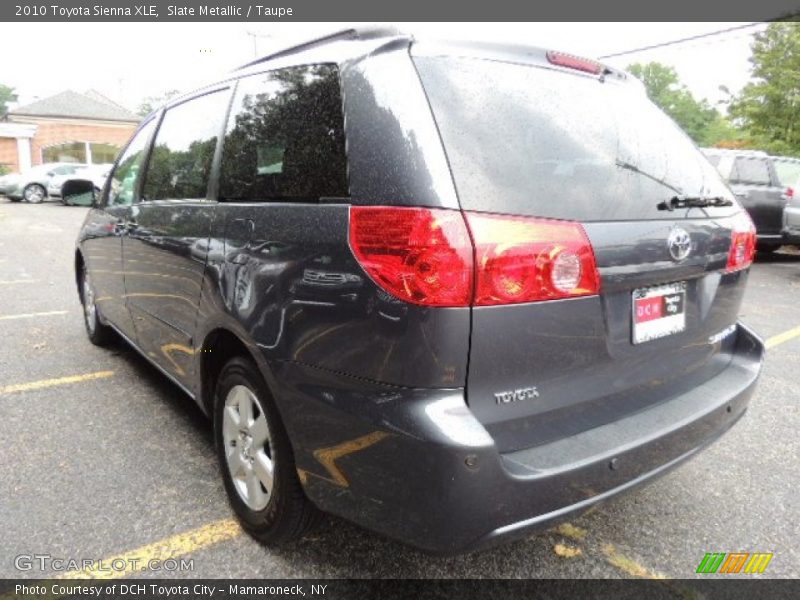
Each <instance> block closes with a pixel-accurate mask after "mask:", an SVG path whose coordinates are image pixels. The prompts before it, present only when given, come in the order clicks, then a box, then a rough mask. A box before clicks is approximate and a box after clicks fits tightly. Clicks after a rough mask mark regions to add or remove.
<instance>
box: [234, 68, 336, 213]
mask: <svg viewBox="0 0 800 600" xmlns="http://www.w3.org/2000/svg"><path fill="white" fill-rule="evenodd" d="M347 195H348V186H347V159H346V155H345V145H344V119H343V116H342V98H341V93H340V90H339V73H338V69H337V68H336V67H335V66H333V65H325V64H323V65H309V66H303V67H292V68H287V69H281V70H276V71H272V72H269V73H264V74H261V75H254V76H251V77H247V78H245V79H242V80H241V81H240V82H239V87H238V89H237V91H236V98H235V99H234V102H233V108H232V110H231V116H230V119H229V121H228V126H227V131H226V133H225V140H224V144H223V150H222V168H221V174H220V199H221V200H237V201H249V202H279V201H280V202H285V201H298V202H304V201H305V202H315V201H318V200H319V199H320V198H321V197H345V196H347Z"/></svg>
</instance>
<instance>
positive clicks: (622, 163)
mask: <svg viewBox="0 0 800 600" xmlns="http://www.w3.org/2000/svg"><path fill="white" fill-rule="evenodd" d="M616 164H617V166H618V167H619V168H621V169H627V170H628V171H633V172H634V173H638V174H639V175H643V176H644V177H647V178H648V179H650V180H651V181H655V182H656V183H658V184H661V185H663V186H664V187H666V188H669V189H671V190H672V191H673V192H675V193H676V194H683V192H682V191H681V190H680V189H678V188H677V187H675V186H674V185H672V184H670V183H667V182H666V181H664V180H663V179H661V178H659V177H656V176H655V175H652V174H650V173H648V172H647V171H643V170H642V169H640V168H639V167H637V166H636V165H634V164H631V163H629V162H625V161H623V160H618V161H617V163H616Z"/></svg>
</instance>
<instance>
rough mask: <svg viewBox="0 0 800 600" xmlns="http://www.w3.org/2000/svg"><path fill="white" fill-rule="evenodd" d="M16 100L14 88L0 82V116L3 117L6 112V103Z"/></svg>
mask: <svg viewBox="0 0 800 600" xmlns="http://www.w3.org/2000/svg"><path fill="white" fill-rule="evenodd" d="M16 101H17V95H16V94H15V93H14V88H12V87H9V86H7V85H3V84H2V83H0V118H2V117H5V116H6V113H7V112H8V105H9V104H10V103H11V102H16Z"/></svg>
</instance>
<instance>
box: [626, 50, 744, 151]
mask: <svg viewBox="0 0 800 600" xmlns="http://www.w3.org/2000/svg"><path fill="white" fill-rule="evenodd" d="M628 71H630V73H632V74H633V75H634V76H635V77H637V78H639V79H640V80H641V81H642V83H643V84H644V87H645V89H646V90H647V95H648V96H649V97H650V99H651V100H652V101H653V102H654V103H655V104H656V105H657V106H658V107H659V108H661V110H663V111H664V112H665V113H667V114H668V115H669V116H670V117H672V119H673V120H674V121H675V122H676V123H677V124H678V125H679V126H680V127H681V128H682V129H683V130H684V131H685V132H686V133H687V134H688V135H689V137H691V138H692V139H693V140H694V141H695V142H696V143H697V144H699V145H701V146H711V145H715V144H717V143H719V142H721V141H723V140H727V139H738V137H739V136H740V135H741V133H740V132H738V131H737V130H736V128H735V127H734V126H733V125H732V124H731V123H730V122H729V121H728V120H727V119H726V118H725V117H723V116H722V115H721V114H720V113H719V111H718V110H717V109H716V108H714V107H713V106H711V105H710V104H709V103H708V101H706V100H705V99H704V100H699V101H698V100H696V99H695V97H694V96H693V95H692V93H691V92H690V91H689V90H688V89H687V88H686V86H685V85H683V84H682V83H681V82H680V79H679V78H678V73H677V72H676V71H675V69H673V68H672V67H670V66H667V65H664V64H661V63H658V62H649V63H646V64H640V63H634V64H632V65H629V66H628Z"/></svg>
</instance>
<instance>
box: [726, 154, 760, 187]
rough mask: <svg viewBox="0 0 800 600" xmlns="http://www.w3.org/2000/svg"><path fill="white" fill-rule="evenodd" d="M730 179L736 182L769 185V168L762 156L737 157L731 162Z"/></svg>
mask: <svg viewBox="0 0 800 600" xmlns="http://www.w3.org/2000/svg"><path fill="white" fill-rule="evenodd" d="M731 181H735V182H737V183H753V184H756V185H769V184H770V181H769V169H768V167H767V161H766V160H764V159H763V158H743V157H740V158H737V159H736V162H735V163H734V164H733V172H732V173H731Z"/></svg>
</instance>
